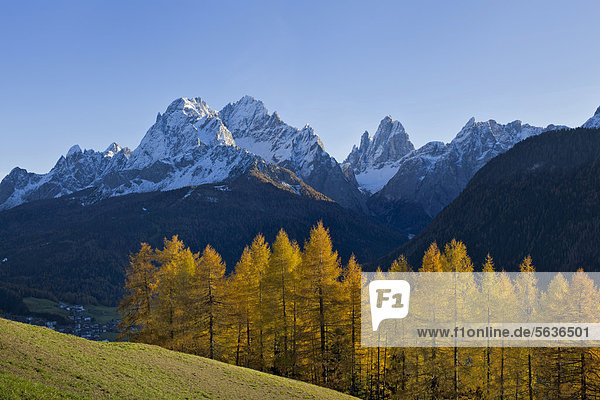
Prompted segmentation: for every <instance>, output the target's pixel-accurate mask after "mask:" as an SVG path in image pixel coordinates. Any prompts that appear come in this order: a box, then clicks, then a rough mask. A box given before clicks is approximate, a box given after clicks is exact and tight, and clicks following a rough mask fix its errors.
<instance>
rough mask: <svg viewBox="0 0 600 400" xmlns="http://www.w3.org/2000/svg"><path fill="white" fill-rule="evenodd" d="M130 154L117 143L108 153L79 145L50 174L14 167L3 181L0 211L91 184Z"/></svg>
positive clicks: (119, 165)
mask: <svg viewBox="0 0 600 400" xmlns="http://www.w3.org/2000/svg"><path fill="white" fill-rule="evenodd" d="M130 154H131V152H130V150H129V149H128V148H121V147H120V146H119V145H118V144H116V143H113V144H111V145H110V146H109V147H108V148H107V149H106V151H104V152H99V151H94V150H85V151H82V150H81V148H80V147H79V146H77V145H75V146H73V147H71V148H70V149H69V151H68V152H67V154H66V156H61V157H60V158H59V160H58V161H57V163H56V165H55V166H54V168H52V169H51V170H50V172H48V173H47V174H34V173H31V172H27V171H26V170H24V169H21V168H14V169H13V170H12V171H11V172H10V174H8V175H7V176H6V177H5V178H4V179H3V180H2V182H1V183H0V210H2V209H7V208H11V207H15V206H17V205H19V204H22V203H26V202H29V201H33V200H40V199H48V198H53V197H60V196H64V195H66V194H70V193H73V192H75V191H79V190H82V189H84V188H87V187H90V186H92V185H93V184H94V183H95V182H98V181H99V180H101V179H102V178H103V177H104V176H106V175H109V174H110V173H111V172H115V171H119V170H121V169H123V168H124V166H125V165H126V164H127V162H128V158H129V156H130Z"/></svg>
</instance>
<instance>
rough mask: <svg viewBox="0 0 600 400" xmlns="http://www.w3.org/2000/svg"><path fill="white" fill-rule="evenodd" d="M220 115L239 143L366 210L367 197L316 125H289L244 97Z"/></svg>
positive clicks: (346, 204) (349, 204)
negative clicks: (333, 155) (331, 149)
mask: <svg viewBox="0 0 600 400" xmlns="http://www.w3.org/2000/svg"><path fill="white" fill-rule="evenodd" d="M219 117H220V118H221V120H222V121H223V123H224V124H225V126H227V128H228V129H229V130H230V131H231V133H232V135H233V138H234V140H235V142H236V143H237V145H238V146H240V147H242V148H244V149H247V150H248V151H250V152H252V153H254V154H257V155H259V156H260V157H262V158H264V159H265V160H266V161H267V162H270V163H273V164H276V165H279V166H281V167H284V168H287V169H289V170H290V171H292V172H294V173H295V174H296V175H298V177H300V178H301V179H302V180H303V181H304V182H306V183H307V184H309V185H310V186H312V187H313V188H314V189H316V190H318V191H319V192H321V193H323V194H325V195H327V196H328V197H330V198H331V199H333V200H335V201H337V202H338V203H340V204H341V205H342V206H344V207H348V208H353V209H362V210H364V207H365V206H364V197H363V196H362V194H361V193H360V191H359V190H358V189H357V187H356V184H355V183H354V182H353V180H352V179H351V178H350V179H349V178H348V177H347V176H346V175H345V174H344V172H343V171H342V169H341V167H340V165H339V164H338V162H337V161H336V160H335V159H334V158H333V157H331V156H330V155H329V154H328V153H327V152H326V151H325V147H324V146H323V143H322V142H321V139H320V138H319V136H318V135H317V134H316V133H315V131H314V130H313V128H311V127H310V126H308V125H306V126H305V127H304V128H302V129H298V128H294V127H292V126H290V125H287V124H286V123H285V122H283V121H282V120H281V118H280V117H279V115H278V114H277V113H276V112H274V113H272V114H271V113H269V111H268V110H267V108H266V107H265V105H264V104H263V102H262V101H259V100H256V99H254V98H253V97H251V96H244V97H242V98H241V99H240V100H239V101H236V102H234V103H230V104H228V105H226V106H225V107H224V108H223V109H222V110H221V111H220V112H219Z"/></svg>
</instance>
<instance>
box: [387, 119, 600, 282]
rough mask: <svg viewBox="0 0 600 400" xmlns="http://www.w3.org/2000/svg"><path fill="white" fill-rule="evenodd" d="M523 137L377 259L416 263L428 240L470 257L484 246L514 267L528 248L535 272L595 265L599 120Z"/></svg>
mask: <svg viewBox="0 0 600 400" xmlns="http://www.w3.org/2000/svg"><path fill="white" fill-rule="evenodd" d="M599 116H600V113H598V112H597V113H596V119H595V120H594V119H590V120H589V121H588V123H586V125H585V126H588V127H590V128H595V129H585V128H578V129H570V130H560V131H552V132H546V133H543V134H540V135H538V136H535V137H530V138H528V139H526V140H524V141H523V142H521V143H518V144H517V145H515V146H514V147H513V148H512V149H510V150H508V151H507V152H506V153H504V154H502V155H499V156H497V157H496V158H494V159H493V160H491V161H490V162H489V163H487V164H486V165H485V166H484V167H483V168H481V170H480V171H478V172H477V173H476V174H475V176H474V177H473V179H471V181H470V182H469V183H468V185H467V187H466V188H465V190H464V191H463V192H462V193H461V194H460V195H459V196H458V198H457V199H456V200H454V201H453V202H452V203H451V204H450V205H449V206H447V207H446V208H445V209H444V210H443V211H442V212H440V213H439V214H438V215H437V216H436V217H435V218H434V219H433V221H431V223H430V224H429V225H428V226H427V228H425V229H424V230H423V231H422V232H421V233H420V234H418V235H417V236H416V237H415V238H413V239H412V240H410V241H409V242H407V243H406V244H404V245H403V246H401V247H400V248H399V249H397V250H395V251H394V252H392V253H390V254H389V255H388V256H386V257H384V258H382V259H381V260H379V262H378V263H375V265H376V264H381V265H389V263H391V261H392V260H393V259H395V258H396V257H397V256H399V255H400V254H405V255H406V256H407V257H408V259H409V261H410V263H411V264H412V265H413V266H419V265H420V263H421V259H422V257H423V254H424V252H425V250H426V249H427V247H428V246H429V245H431V243H433V242H436V243H437V244H438V246H440V247H443V246H444V244H445V243H448V242H449V241H450V240H452V239H453V238H456V239H458V240H461V241H463V242H464V243H465V244H466V246H467V249H468V251H469V254H470V255H471V256H472V257H473V259H474V261H475V262H476V264H478V265H481V263H483V260H484V258H485V256H486V255H487V254H488V253H489V254H490V255H491V256H492V257H493V258H494V259H495V262H496V266H497V268H498V269H506V270H508V271H515V270H517V268H518V265H519V263H520V262H521V260H522V259H523V258H524V257H525V256H527V255H531V256H532V258H533V262H534V265H535V266H536V268H537V269H538V270H541V271H575V270H577V269H578V268H584V269H585V270H587V271H600V250H599V248H598V246H597V238H598V233H599V232H600V129H598V128H600V124H599V123H598V122H599V121H598V119H599V118H598V117H599Z"/></svg>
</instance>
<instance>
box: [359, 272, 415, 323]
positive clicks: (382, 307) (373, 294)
mask: <svg viewBox="0 0 600 400" xmlns="http://www.w3.org/2000/svg"><path fill="white" fill-rule="evenodd" d="M369 300H370V303H371V322H372V324H373V331H376V330H377V329H379V324H380V323H381V321H383V320H385V319H402V318H404V317H406V316H407V315H408V304H409V301H410V284H409V283H408V282H407V281H402V280H389V281H388V280H375V281H372V282H371V283H369Z"/></svg>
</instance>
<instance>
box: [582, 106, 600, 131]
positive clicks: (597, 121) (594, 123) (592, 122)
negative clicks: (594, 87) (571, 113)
mask: <svg viewBox="0 0 600 400" xmlns="http://www.w3.org/2000/svg"><path fill="white" fill-rule="evenodd" d="M581 127H582V128H587V129H598V128H600V107H598V108H597V109H596V113H595V114H594V115H593V116H592V117H591V118H590V119H588V120H587V121H586V122H585V123H584V124H583V125H582V126H581Z"/></svg>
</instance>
